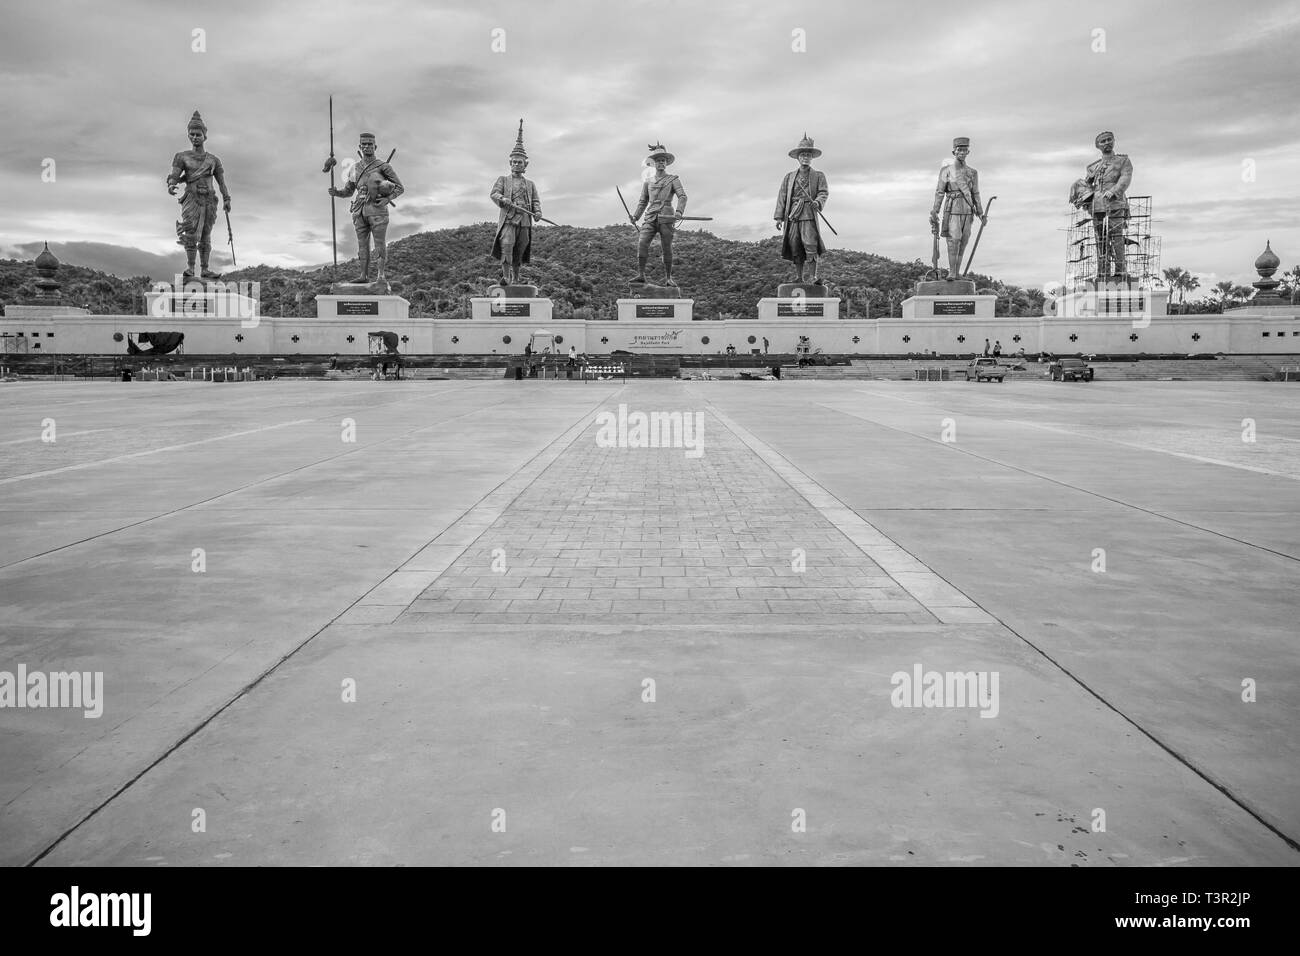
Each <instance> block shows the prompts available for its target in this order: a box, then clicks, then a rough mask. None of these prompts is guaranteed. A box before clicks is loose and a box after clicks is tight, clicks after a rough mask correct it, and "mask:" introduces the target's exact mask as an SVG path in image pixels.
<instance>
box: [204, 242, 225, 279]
mask: <svg viewBox="0 0 1300 956" xmlns="http://www.w3.org/2000/svg"><path fill="white" fill-rule="evenodd" d="M211 254H212V253H211V250H208V249H204V250H203V255H202V256H201V257H200V260H199V261H200V263H201V264H202V271H201V272H200V273H199V275H200V276H202V277H203V278H204V279H220V278H221V273H220V272H213V271H212V267H211V266H210V265H208V262H209V257H210V256H211Z"/></svg>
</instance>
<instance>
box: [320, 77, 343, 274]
mask: <svg viewBox="0 0 1300 956" xmlns="http://www.w3.org/2000/svg"><path fill="white" fill-rule="evenodd" d="M338 164H339V161H338V160H337V159H335V158H334V97H333V96H331V97H330V158H329V159H327V160H325V165H324V166H322V167H321V172H322V173H329V174H330V245H331V246H332V247H333V249H334V273H335V275H337V274H338V271H339V225H338V213H337V210H336V209H335V207H334V194H335V189H334V167H335V166H337V165H338Z"/></svg>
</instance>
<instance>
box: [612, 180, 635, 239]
mask: <svg viewBox="0 0 1300 956" xmlns="http://www.w3.org/2000/svg"><path fill="white" fill-rule="evenodd" d="M614 192H616V193H618V201H619V202H621V203H622V204H623V211H624V212H625V213H627V221H628V222H630V223H631V224H632V228H633V229H635V228H637V225H636V220H635V219H633V218H632V210H631V209H629V208H628V205H627V200H626V199H624V198H623V190H621V189H619V188H618V187H617V186H615V187H614Z"/></svg>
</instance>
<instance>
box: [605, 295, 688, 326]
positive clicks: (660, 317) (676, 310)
mask: <svg viewBox="0 0 1300 956" xmlns="http://www.w3.org/2000/svg"><path fill="white" fill-rule="evenodd" d="M694 307H695V300H694V299H666V298H665V299H649V298H647V299H619V300H618V321H620V322H642V323H653V322H664V323H671V322H690V321H691V317H692V310H693V309H694Z"/></svg>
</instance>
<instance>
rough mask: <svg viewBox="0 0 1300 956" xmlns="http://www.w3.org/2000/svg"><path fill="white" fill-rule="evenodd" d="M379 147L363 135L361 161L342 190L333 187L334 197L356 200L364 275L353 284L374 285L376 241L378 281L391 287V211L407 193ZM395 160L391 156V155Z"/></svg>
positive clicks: (359, 144) (355, 222) (355, 220)
mask: <svg viewBox="0 0 1300 956" xmlns="http://www.w3.org/2000/svg"><path fill="white" fill-rule="evenodd" d="M377 147H378V143H377V142H376V141H375V134H374V133H362V134H361V136H360V137H359V138H358V142H357V152H359V153H360V154H361V158H360V160H359V161H358V162H357V164H356V165H355V166H353V167H352V171H351V172H350V173H349V174H348V181H347V182H346V183H344V184H343V188H342V189H335V188H334V187H333V186H330V187H329V190H328V191H329V194H330V195H331V196H338V197H340V198H342V199H347V198H348V197H349V196H352V197H353V198H352V205H351V206H350V207H349V208H350V209H351V212H352V228H353V229H355V230H356V232H357V259H358V260H359V262H360V265H361V274H360V275H359V276H357V278H355V279H353V280H352V282H353V283H355V284H357V285H369V283H370V260H371V252H370V241H371V239H374V246H375V249H374V260H375V281H376V282H378V283H380V284H381V285H383V286H385V287H387V285H388V276H387V265H388V242H387V239H388V207H389V205H391V204H392V202H393V200H394V199H396V198H397V197H398V196H400V195H401V194H402V193H403V192H405V191H406V187H405V186H403V185H402V181H401V180H400V179H398V178H397V173H395V172H393V167H392V166H391V165H389V164H388V163H387V162H386V161H384V160H381V159H380V158H379V157H378V156H376V155H375V151H376V149H377ZM390 158H391V154H390Z"/></svg>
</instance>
